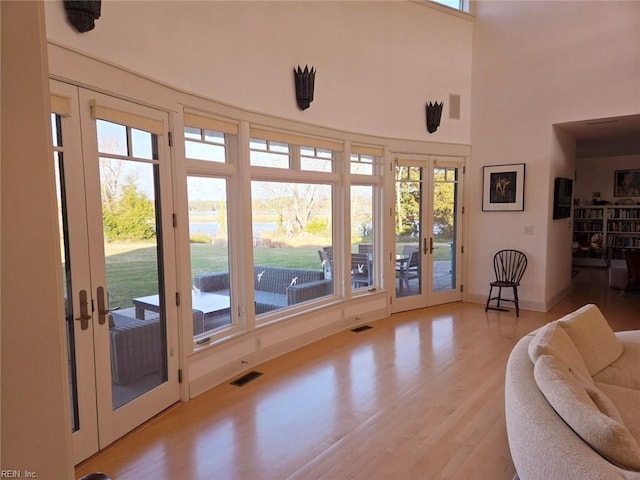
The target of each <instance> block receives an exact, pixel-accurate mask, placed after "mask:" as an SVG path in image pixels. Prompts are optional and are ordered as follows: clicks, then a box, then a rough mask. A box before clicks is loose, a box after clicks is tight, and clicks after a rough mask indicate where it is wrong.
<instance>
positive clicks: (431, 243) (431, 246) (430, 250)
mask: <svg viewBox="0 0 640 480" xmlns="http://www.w3.org/2000/svg"><path fill="white" fill-rule="evenodd" d="M429 253H431V254H433V237H430V238H429Z"/></svg>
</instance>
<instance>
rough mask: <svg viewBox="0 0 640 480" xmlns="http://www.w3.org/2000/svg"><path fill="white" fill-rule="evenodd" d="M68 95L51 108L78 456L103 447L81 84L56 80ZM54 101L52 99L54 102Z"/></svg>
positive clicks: (57, 90) (54, 88) (55, 86)
mask: <svg viewBox="0 0 640 480" xmlns="http://www.w3.org/2000/svg"><path fill="white" fill-rule="evenodd" d="M51 92H52V93H53V94H55V95H59V96H60V98H65V99H66V101H65V102H64V108H60V107H61V105H60V104H56V106H55V108H54V112H53V113H52V114H51V131H52V134H53V138H52V142H53V152H54V153H53V155H54V157H53V162H54V173H55V182H56V193H57V212H58V228H59V232H60V256H61V259H62V265H61V275H62V286H63V296H64V306H65V316H64V319H61V320H62V321H64V323H65V333H66V339H67V365H68V377H69V399H70V407H71V410H70V411H71V425H70V428H71V432H72V441H73V458H74V461H75V462H80V461H81V460H83V459H85V458H87V457H88V456H90V455H92V454H94V453H95V452H97V451H98V433H97V432H98V421H97V410H96V384H95V370H94V351H93V318H92V312H91V284H90V271H89V247H88V240H87V230H86V204H85V201H84V193H85V191H84V178H83V175H84V173H83V167H82V148H81V142H80V120H79V111H78V102H77V96H78V95H77V89H76V88H75V87H72V86H70V85H66V84H63V83H60V82H55V81H52V82H51ZM53 103H54V102H52V104H53Z"/></svg>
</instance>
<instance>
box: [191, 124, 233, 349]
mask: <svg viewBox="0 0 640 480" xmlns="http://www.w3.org/2000/svg"><path fill="white" fill-rule="evenodd" d="M184 122H185V129H184V142H185V156H186V157H187V162H186V165H187V208H188V220H189V254H190V260H191V282H192V289H191V316H192V318H189V320H192V321H193V335H194V339H195V341H196V343H207V342H208V341H209V340H211V336H212V335H217V334H218V333H219V332H222V331H224V330H225V329H227V328H228V327H231V326H233V325H234V318H233V314H232V311H233V309H232V308H231V305H232V300H233V299H234V298H235V296H236V293H235V292H234V289H233V282H232V280H233V278H234V275H235V272H234V271H233V269H232V268H231V251H230V248H229V244H230V243H229V242H230V238H233V235H232V234H231V233H230V231H229V229H230V223H229V205H230V203H231V200H230V199H231V192H230V189H229V184H230V182H232V181H233V179H234V175H235V168H234V167H233V164H234V160H235V148H234V147H235V144H236V138H237V133H238V127H237V124H235V123H233V122H231V121H227V120H221V119H216V118H212V117H209V116H206V115H204V114H196V113H190V112H185V114H184Z"/></svg>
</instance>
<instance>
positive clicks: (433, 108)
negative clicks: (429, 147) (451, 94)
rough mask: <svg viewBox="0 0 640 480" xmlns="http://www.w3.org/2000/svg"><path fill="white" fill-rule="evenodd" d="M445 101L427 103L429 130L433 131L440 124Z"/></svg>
mask: <svg viewBox="0 0 640 480" xmlns="http://www.w3.org/2000/svg"><path fill="white" fill-rule="evenodd" d="M443 106H444V102H440V103H438V102H434V103H431V102H429V103H427V106H426V110H427V132H429V133H433V132H435V131H436V130H438V127H439V126H440V117H441V116H442V107H443Z"/></svg>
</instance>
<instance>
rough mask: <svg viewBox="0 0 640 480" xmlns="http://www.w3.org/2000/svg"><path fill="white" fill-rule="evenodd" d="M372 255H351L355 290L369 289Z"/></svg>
mask: <svg viewBox="0 0 640 480" xmlns="http://www.w3.org/2000/svg"><path fill="white" fill-rule="evenodd" d="M371 273H372V272H371V255H369V254H368V253H352V254H351V283H352V284H353V287H354V288H363V287H368V286H369V285H371V284H372V279H371Z"/></svg>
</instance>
